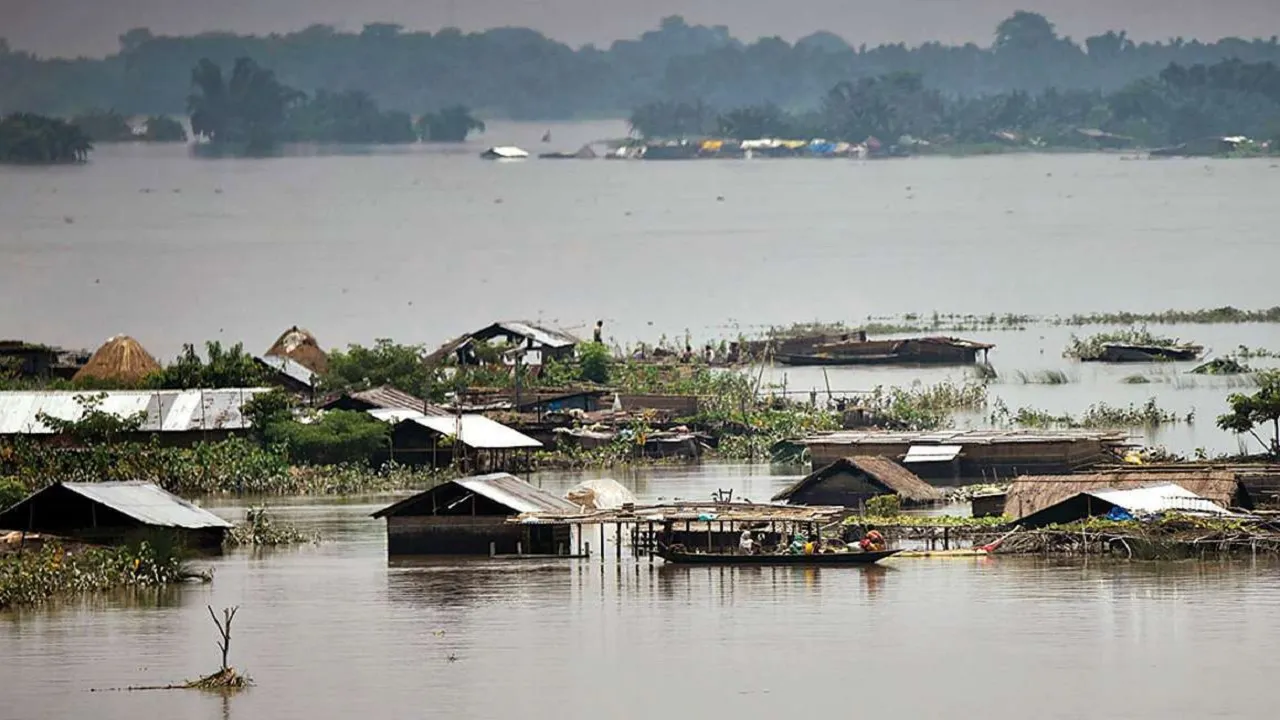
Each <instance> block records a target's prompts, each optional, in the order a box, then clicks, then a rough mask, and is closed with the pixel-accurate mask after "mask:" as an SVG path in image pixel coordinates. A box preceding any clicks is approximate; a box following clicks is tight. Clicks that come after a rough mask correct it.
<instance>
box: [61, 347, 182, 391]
mask: <svg viewBox="0 0 1280 720" xmlns="http://www.w3.org/2000/svg"><path fill="white" fill-rule="evenodd" d="M160 370H161V368H160V363H158V362H156V359H155V358H153V357H151V353H149V352H147V350H146V348H144V347H142V344H141V343H139V342H138V341H137V340H134V339H133V338H131V337H129V336H128V335H116V336H115V337H113V338H111V339H110V340H107V341H106V342H105V343H103V344H102V347H100V348H98V351H97V352H95V353H94V354H93V357H91V358H89V362H87V363H85V364H84V367H82V368H80V369H79V370H78V371H77V372H76V374H75V376H74V377H73V378H72V381H73V382H75V381H79V380H87V379H93V380H106V381H110V382H118V383H124V384H130V383H137V382H139V381H141V380H142V379H143V378H145V377H147V376H148V375H151V374H152V373H158V372H160Z"/></svg>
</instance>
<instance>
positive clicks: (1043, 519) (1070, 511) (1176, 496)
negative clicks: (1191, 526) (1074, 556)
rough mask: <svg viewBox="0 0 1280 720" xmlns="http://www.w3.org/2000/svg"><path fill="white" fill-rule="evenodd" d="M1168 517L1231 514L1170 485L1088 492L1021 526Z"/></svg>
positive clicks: (1210, 502) (1033, 516) (1056, 505)
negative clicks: (1098, 519)
mask: <svg viewBox="0 0 1280 720" xmlns="http://www.w3.org/2000/svg"><path fill="white" fill-rule="evenodd" d="M1164 513H1179V514H1184V515H1199V516H1209V517H1227V516H1230V515H1233V514H1234V513H1232V512H1231V511H1230V510H1227V509H1226V508H1224V507H1222V506H1221V505H1218V504H1217V503H1215V502H1213V501H1212V500H1209V499H1208V498H1203V497H1200V496H1199V495H1197V494H1195V493H1193V492H1191V491H1190V490H1187V489H1186V488H1184V487H1182V486H1181V485H1177V484H1174V483H1167V484H1164V485H1155V486H1151V487H1143V488H1135V489H1133V490H1087V491H1085V492H1081V493H1077V494H1075V495H1072V496H1071V497H1069V498H1067V499H1065V500H1062V501H1060V502H1057V503H1054V504H1053V505H1050V506H1049V507H1047V508H1044V509H1043V510H1040V511H1039V512H1036V513H1032V514H1031V515H1028V516H1026V517H1024V518H1022V519H1021V520H1019V521H1018V522H1019V524H1020V525H1022V526H1023V527H1025V528H1041V527H1045V526H1047V525H1061V524H1065V523H1072V522H1078V521H1081V520H1087V519H1089V518H1091V517H1101V516H1106V517H1110V518H1113V519H1116V520H1130V519H1134V518H1143V517H1150V516H1154V515H1161V514H1164Z"/></svg>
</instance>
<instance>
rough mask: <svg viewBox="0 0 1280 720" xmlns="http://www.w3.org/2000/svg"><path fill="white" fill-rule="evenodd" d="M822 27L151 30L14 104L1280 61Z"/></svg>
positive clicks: (56, 64)
mask: <svg viewBox="0 0 1280 720" xmlns="http://www.w3.org/2000/svg"><path fill="white" fill-rule="evenodd" d="M725 18H726V20H728V19H730V15H729V14H728V13H726V15H725ZM814 25H815V28H814V29H815V30H816V32H813V33H812V34H810V35H808V36H806V37H802V38H800V39H798V40H796V41H794V42H791V41H787V40H783V39H781V38H779V37H776V36H770V37H761V38H759V39H756V40H749V41H748V40H742V39H739V38H735V37H733V36H732V35H731V34H730V32H729V29H728V28H727V27H725V26H723V25H694V24H689V23H686V22H685V21H684V20H683V19H681V18H679V17H668V18H664V19H663V20H662V21H661V24H660V26H659V27H656V28H654V29H652V30H650V31H647V32H644V33H643V34H641V35H639V36H638V37H632V38H624V39H619V40H617V41H616V42H612V43H606V44H604V45H598V46H597V45H584V46H582V47H574V46H571V45H569V44H566V43H563V42H559V41H556V40H553V39H550V38H548V37H546V36H545V35H543V34H542V33H540V32H538V31H536V30H532V29H528V28H511V27H504V28H493V29H490V30H485V31H483V32H463V31H460V30H458V29H456V28H443V29H441V30H439V31H437V32H428V31H408V30H406V29H405V28H403V27H401V26H399V25H395V24H389V23H370V24H368V25H365V26H364V27H363V28H362V29H359V30H357V31H355V32H347V31H340V30H339V29H337V28H335V27H332V26H327V25H319V24H317V25H311V26H309V27H307V28H305V29H300V30H297V31H294V32H280V33H270V34H266V33H264V34H256V35H247V34H246V35H240V34H234V33H225V32H222V33H206V34H201V35H196V36H187V37H183V36H166V35H161V34H157V33H155V32H152V31H151V30H148V29H146V28H135V29H132V30H129V31H127V32H125V33H123V34H122V35H121V36H120V45H119V49H118V51H117V52H115V53H113V54H111V55H108V56H107V57H105V58H102V59H87V58H81V59H76V60H67V59H62V58H40V57H37V56H35V55H33V54H31V53H28V52H23V51H20V50H18V49H16V48H11V47H10V46H9V45H8V44H7V43H3V42H0V77H4V78H6V81H5V82H4V83H0V107H3V108H23V109H27V110H30V111H35V112H44V113H50V114H59V115H70V114H74V113H76V112H79V111H80V110H82V109H84V108H89V107H107V108H116V109H118V110H119V111H121V112H124V113H128V114H178V113H181V112H184V111H185V107H184V103H185V99H186V97H187V95H188V93H189V92H190V83H189V79H190V78H189V74H188V73H189V70H190V68H191V67H192V66H194V65H195V64H196V63H197V62H199V61H200V60H201V59H202V58H210V59H212V60H213V61H214V62H218V63H223V64H227V63H230V62H232V61H233V60H234V59H235V58H237V57H247V58H252V59H253V60H254V61H256V62H258V63H260V64H262V65H264V66H271V67H272V68H273V69H274V70H275V71H276V73H277V74H278V76H279V78H280V79H281V81H282V82H283V83H285V84H287V85H290V86H292V87H297V88H305V89H307V90H312V89H326V90H340V89H348V88H362V89H364V90H366V91H367V92H368V93H369V94H370V96H371V98H372V99H373V100H374V101H375V102H377V103H378V104H379V105H380V106H382V107H387V108H392V109H397V110H402V111H407V112H419V111H421V109H425V108H440V107H448V106H450V105H459V104H461V105H466V106H468V107H472V108H481V109H483V110H484V111H485V113H486V114H488V115H490V116H495V117H496V116H501V117H509V118H514V119H549V118H559V119H571V118H583V117H618V116H619V115H620V114H622V113H625V111H626V110H628V109H630V108H634V107H636V106H638V105H641V104H643V103H645V102H648V101H649V100H651V99H654V98H668V97H669V98H702V99H703V100H704V101H705V102H706V103H708V104H710V105H713V106H715V107H719V108H738V107H753V106H761V105H765V104H767V103H773V104H774V105H777V106H778V107H781V108H806V107H813V106H814V105H815V104H817V103H818V102H820V100H821V98H822V95H823V93H825V92H826V91H827V90H828V89H829V88H831V87H833V86H834V85H836V84H837V83H839V82H842V81H848V80H856V79H857V78H861V77H869V76H874V75H885V74H892V73H896V72H915V73H920V74H921V75H922V76H923V77H924V79H925V82H926V85H927V87H929V88H932V89H936V90H939V91H941V92H943V93H945V94H946V95H948V96H953V97H960V96H967V97H977V96H984V95H994V94H1000V93H1009V92H1011V91H1015V90H1017V91H1023V92H1026V93H1032V94H1034V93H1040V92H1042V91H1044V90H1046V89H1048V88H1058V89H1059V91H1060V92H1062V93H1068V92H1071V91H1078V90H1086V91H1092V90H1094V89H1098V90H1101V91H1102V92H1106V93H1113V92H1115V91H1117V90H1120V89H1121V88H1123V87H1125V86H1127V85H1130V84H1131V83H1134V82H1136V81H1138V80H1140V79H1141V78H1144V77H1150V76H1152V75H1155V74H1156V73H1159V72H1160V71H1161V70H1162V69H1164V68H1166V67H1168V66H1169V65H1170V64H1173V63H1176V64H1179V65H1182V66H1184V67H1185V66H1190V65H1195V64H1200V63H1203V64H1206V65H1212V64H1214V63H1216V62H1218V61H1221V60H1227V59H1230V58H1240V59H1241V60H1243V61H1245V62H1248V63H1262V62H1267V61H1271V62H1280V46H1277V44H1276V43H1275V42H1272V41H1271V40H1270V38H1267V37H1263V38H1259V39H1256V40H1248V39H1241V38H1223V39H1221V40H1214V41H1203V42H1202V41H1198V40H1189V39H1184V38H1173V39H1170V40H1167V41H1156V42H1145V41H1137V40H1135V39H1133V38H1130V37H1129V36H1128V35H1127V34H1126V33H1125V32H1124V31H1123V30H1122V29H1118V28H1117V29H1114V30H1109V31H1107V32H1100V33H1098V34H1096V35H1093V36H1091V37H1087V38H1084V39H1081V40H1075V39H1071V38H1067V37H1064V36H1062V35H1061V34H1060V33H1058V32H1057V30H1056V29H1055V28H1054V26H1053V24H1052V23H1051V21H1050V19H1048V18H1045V17H1043V16H1040V15H1037V14H1035V13H1027V12H1019V13H1015V14H1013V15H1012V16H1010V17H1009V18H1007V19H1005V20H1004V21H1003V22H1001V23H1000V24H999V25H998V26H997V27H995V28H993V33H992V35H991V41H990V42H987V43H965V44H956V45H945V44H942V43H937V42H928V43H922V44H920V45H918V46H914V47H909V46H906V45H903V44H901V43H886V44H882V45H878V46H872V45H866V46H856V45H851V44H850V43H849V42H847V41H845V40H844V39H843V38H841V37H839V36H838V35H836V34H834V33H833V32H831V31H829V30H822V29H819V28H818V25H820V23H819V22H817V21H816V20H815V22H814ZM1260 31H1261V30H1260Z"/></svg>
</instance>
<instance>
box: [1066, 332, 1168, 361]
mask: <svg viewBox="0 0 1280 720" xmlns="http://www.w3.org/2000/svg"><path fill="white" fill-rule="evenodd" d="M1114 344H1120V345H1141V346H1143V347H1157V348H1174V347H1178V346H1180V345H1181V344H1182V343H1181V342H1179V341H1178V340H1177V339H1176V338H1170V337H1164V336H1161V335H1156V334H1154V333H1152V332H1150V331H1148V330H1147V329H1146V328H1145V327H1141V328H1127V329H1124V330H1114V331H1111V332H1101V333H1095V334H1093V335H1089V336H1087V337H1084V338H1080V337H1077V336H1075V335H1072V336H1071V338H1070V339H1069V340H1068V342H1067V348H1066V349H1065V350H1063V351H1062V356H1063V357H1068V358H1073V359H1075V360H1097V359H1099V358H1101V357H1102V356H1103V353H1104V351H1105V349H1106V346H1108V345H1114Z"/></svg>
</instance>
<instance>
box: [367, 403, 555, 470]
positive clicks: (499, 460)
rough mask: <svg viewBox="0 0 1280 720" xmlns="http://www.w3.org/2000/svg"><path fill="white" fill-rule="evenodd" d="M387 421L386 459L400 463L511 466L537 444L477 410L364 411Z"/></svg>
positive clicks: (520, 465) (522, 462) (525, 459)
mask: <svg viewBox="0 0 1280 720" xmlns="http://www.w3.org/2000/svg"><path fill="white" fill-rule="evenodd" d="M368 412H369V414H370V415H372V416H373V417H375V418H377V419H379V420H382V421H383V422H388V423H391V424H392V425H393V428H392V430H391V444H390V447H388V449H387V457H386V458H385V459H386V460H393V461H395V462H397V463H399V464H401V465H426V466H430V467H449V466H451V465H453V464H454V463H455V462H458V463H461V464H462V465H463V466H464V467H467V468H469V469H471V470H473V471H496V470H513V469H518V468H523V467H528V465H529V453H530V452H531V451H533V450H536V449H538V448H541V447H542V443H540V442H538V441H537V440H534V439H533V438H531V437H529V436H528V435H525V434H523V433H521V432H518V431H516V430H513V429H511V428H509V427H507V426H506V425H503V424H502V423H499V422H497V421H494V420H490V419H489V418H487V417H485V416H483V415H449V414H442V415H428V414H424V413H422V412H419V411H417V410H399V409H384V410H369V411H368Z"/></svg>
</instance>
